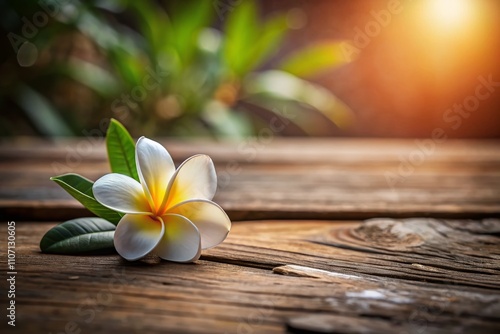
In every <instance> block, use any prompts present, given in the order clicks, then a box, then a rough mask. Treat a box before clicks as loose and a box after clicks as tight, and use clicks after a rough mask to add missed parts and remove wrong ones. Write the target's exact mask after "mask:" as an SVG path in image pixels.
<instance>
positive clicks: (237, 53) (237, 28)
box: [224, 0, 260, 76]
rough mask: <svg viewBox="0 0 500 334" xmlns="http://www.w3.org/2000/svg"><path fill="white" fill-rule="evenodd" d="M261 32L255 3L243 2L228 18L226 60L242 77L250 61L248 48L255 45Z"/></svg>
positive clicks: (225, 44)
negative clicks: (243, 70)
mask: <svg viewBox="0 0 500 334" xmlns="http://www.w3.org/2000/svg"><path fill="white" fill-rule="evenodd" d="M259 31H260V27H259V22H258V16H257V6H256V5H255V2H254V1H251V0H250V1H242V2H241V3H240V4H239V5H238V6H235V8H234V10H233V11H232V12H231V14H229V15H228V17H227V24H226V26H225V41H224V58H225V60H226V63H227V64H228V66H229V68H230V69H231V70H232V71H233V72H234V73H235V74H237V75H240V76H242V75H243V73H242V69H243V67H245V63H246V62H247V61H248V58H249V56H248V48H249V47H250V46H252V45H253V43H255V40H256V39H257V38H258V34H259Z"/></svg>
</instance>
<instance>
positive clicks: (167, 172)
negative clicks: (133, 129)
mask: <svg viewBox="0 0 500 334" xmlns="http://www.w3.org/2000/svg"><path fill="white" fill-rule="evenodd" d="M135 160H136V165H137V173H138V174H139V179H140V180H141V184H142V186H143V187H144V192H145V193H146V196H147V197H148V200H149V202H150V204H151V206H153V208H152V209H153V210H154V211H156V212H158V211H159V210H160V206H161V204H162V203H163V199H164V197H165V193H166V190H167V185H168V183H169V182H170V179H171V178H172V175H173V174H174V172H175V166H174V162H173V161H172V157H170V154H169V153H168V151H167V150H166V149H165V148H164V147H163V146H162V145H160V144H159V143H157V142H155V141H153V140H151V139H148V138H146V137H141V138H139V140H138V141H137V145H136V149H135Z"/></svg>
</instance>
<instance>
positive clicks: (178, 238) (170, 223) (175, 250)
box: [155, 214, 201, 262]
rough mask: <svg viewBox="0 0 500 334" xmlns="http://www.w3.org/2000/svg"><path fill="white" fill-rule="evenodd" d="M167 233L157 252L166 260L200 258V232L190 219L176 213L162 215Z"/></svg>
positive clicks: (192, 259) (176, 260) (177, 260)
mask: <svg viewBox="0 0 500 334" xmlns="http://www.w3.org/2000/svg"><path fill="white" fill-rule="evenodd" d="M162 219H163V222H164V225H165V233H164V234H163V238H162V239H161V240H160V242H159V243H158V246H156V250H155V252H156V253H157V254H158V256H159V257H161V258H162V259H164V260H168V261H175V262H192V261H196V260H198V259H199V258H200V255H201V239H200V232H199V231H198V229H197V228H196V226H195V225H194V224H193V223H191V222H190V221H189V220H188V219H186V218H184V217H182V216H179V215H175V214H166V215H164V216H162Z"/></svg>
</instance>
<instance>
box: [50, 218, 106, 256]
mask: <svg viewBox="0 0 500 334" xmlns="http://www.w3.org/2000/svg"><path fill="white" fill-rule="evenodd" d="M115 228H116V226H115V225H113V224H111V223H110V222H108V221H107V220H104V219H101V218H93V217H89V218H78V219H72V220H68V221H67V222H64V223H62V224H59V225H57V226H55V227H53V228H51V229H50V230H49V231H48V232H47V233H45V235H44V236H43V238H42V240H41V241H40V249H41V250H42V252H45V253H55V254H78V253H88V252H95V251H102V250H111V249H113V248H114V244H113V236H114V234H115Z"/></svg>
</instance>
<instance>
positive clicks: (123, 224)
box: [114, 215, 165, 261]
mask: <svg viewBox="0 0 500 334" xmlns="http://www.w3.org/2000/svg"><path fill="white" fill-rule="evenodd" d="M164 231H165V227H164V225H163V222H162V221H160V220H155V219H153V218H151V217H150V216H144V215H125V216H123V218H122V219H121V220H120V222H119V223H118V225H117V226H116V231H115V237H114V243H115V248H116V251H117V252H118V254H120V255H121V256H122V257H123V258H125V259H126V260H129V261H135V260H138V259H140V258H142V257H144V256H146V255H147V254H148V253H149V252H151V251H152V250H153V249H154V248H155V247H156V246H157V245H158V243H159V241H160V240H161V238H162V236H163V234H164Z"/></svg>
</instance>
